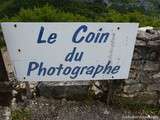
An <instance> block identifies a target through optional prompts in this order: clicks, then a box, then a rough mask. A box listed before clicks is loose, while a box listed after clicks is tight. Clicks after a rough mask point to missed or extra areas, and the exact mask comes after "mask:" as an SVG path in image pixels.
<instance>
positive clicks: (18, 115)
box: [11, 109, 31, 120]
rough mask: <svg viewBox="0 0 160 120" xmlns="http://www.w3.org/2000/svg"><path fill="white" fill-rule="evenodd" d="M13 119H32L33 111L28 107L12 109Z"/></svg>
mask: <svg viewBox="0 0 160 120" xmlns="http://www.w3.org/2000/svg"><path fill="white" fill-rule="evenodd" d="M11 117H12V120H31V111H30V110H28V109H16V110H14V111H12V114H11Z"/></svg>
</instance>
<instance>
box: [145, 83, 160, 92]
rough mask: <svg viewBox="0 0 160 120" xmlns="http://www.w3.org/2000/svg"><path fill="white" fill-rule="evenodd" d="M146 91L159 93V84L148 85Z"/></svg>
mask: <svg viewBox="0 0 160 120" xmlns="http://www.w3.org/2000/svg"><path fill="white" fill-rule="evenodd" d="M147 89H148V90H149V91H160V83H155V84H150V85H148V88H147Z"/></svg>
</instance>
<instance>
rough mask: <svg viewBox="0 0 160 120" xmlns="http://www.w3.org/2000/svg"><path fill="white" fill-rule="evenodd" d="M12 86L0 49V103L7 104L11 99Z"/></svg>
mask: <svg viewBox="0 0 160 120" xmlns="http://www.w3.org/2000/svg"><path fill="white" fill-rule="evenodd" d="M11 91H12V87H11V85H10V84H9V78H8V74H7V71H6V68H5V64H4V61H3V57H2V53H1V51H0V105H1V106H9V105H10V103H11V99H12V92H11Z"/></svg>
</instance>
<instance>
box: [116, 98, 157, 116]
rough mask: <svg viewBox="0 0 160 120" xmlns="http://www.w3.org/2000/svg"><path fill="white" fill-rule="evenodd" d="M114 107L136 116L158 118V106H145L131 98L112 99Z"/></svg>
mask: <svg viewBox="0 0 160 120" xmlns="http://www.w3.org/2000/svg"><path fill="white" fill-rule="evenodd" d="M114 106H115V107H118V108H121V109H125V110H126V109H127V110H130V111H132V112H133V113H136V114H141V115H148V114H149V115H158V116H160V106H156V105H149V104H145V103H143V102H140V101H137V100H133V99H131V98H125V97H117V98H115V99H114Z"/></svg>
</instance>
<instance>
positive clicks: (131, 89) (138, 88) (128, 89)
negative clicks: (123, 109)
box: [123, 83, 143, 94]
mask: <svg viewBox="0 0 160 120" xmlns="http://www.w3.org/2000/svg"><path fill="white" fill-rule="evenodd" d="M142 88H143V85H142V84H140V83H139V84H133V85H126V86H124V89H123V91H124V92H125V93H129V94H132V93H135V92H139V91H141V90H142Z"/></svg>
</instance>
